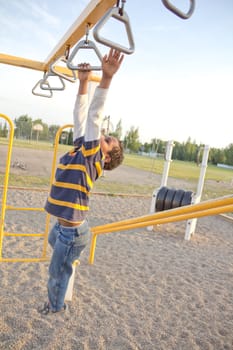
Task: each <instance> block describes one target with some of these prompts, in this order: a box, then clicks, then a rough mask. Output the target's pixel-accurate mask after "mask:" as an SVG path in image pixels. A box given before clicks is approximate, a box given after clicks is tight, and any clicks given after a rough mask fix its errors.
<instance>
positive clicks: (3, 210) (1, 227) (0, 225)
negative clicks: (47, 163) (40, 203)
mask: <svg viewBox="0 0 233 350" xmlns="http://www.w3.org/2000/svg"><path fill="white" fill-rule="evenodd" d="M0 118H3V119H5V120H6V121H7V122H8V124H9V126H10V134H9V144H8V151H7V159H6V172H5V177H4V183H3V194H2V207H1V215H0V260H1V258H2V245H3V230H4V220H5V213H6V200H7V189H8V182H9V173H10V166H11V154H12V146H13V139H14V124H13V122H12V120H11V119H10V118H9V117H8V116H6V115H4V114H1V113H0Z"/></svg>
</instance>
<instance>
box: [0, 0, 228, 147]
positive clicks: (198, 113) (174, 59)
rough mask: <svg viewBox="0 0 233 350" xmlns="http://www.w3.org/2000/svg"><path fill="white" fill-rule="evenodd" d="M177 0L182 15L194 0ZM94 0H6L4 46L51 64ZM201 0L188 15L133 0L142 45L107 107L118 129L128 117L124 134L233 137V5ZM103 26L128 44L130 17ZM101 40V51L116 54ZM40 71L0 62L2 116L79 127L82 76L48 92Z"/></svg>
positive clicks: (0, 37) (222, 143)
mask: <svg viewBox="0 0 233 350" xmlns="http://www.w3.org/2000/svg"><path fill="white" fill-rule="evenodd" d="M170 2H171V3H173V4H174V5H176V6H177V7H179V8H180V9H182V10H183V11H184V12H187V10H188V8H189V4H190V1H189V0H170ZM88 3H89V2H88V1H83V0H81V1H80V0H66V1H62V0H57V1H54V0H40V1H38V0H9V1H5V0H0V23H1V26H0V52H1V53H4V54H9V55H14V56H18V57H24V58H28V59H32V60H37V61H45V60H46V58H47V57H48V56H49V54H50V53H51V52H52V51H53V49H54V48H55V46H56V45H57V43H58V42H59V41H60V39H61V38H62V37H63V36H64V35H65V33H66V32H67V31H68V30H69V28H70V27H71V26H72V24H73V23H74V22H75V20H76V19H77V18H78V17H79V15H80V14H81V13H82V11H83V9H84V8H85V7H86V6H87V5H88ZM195 3H196V6H195V10H194V13H193V15H192V16H191V17H190V18H189V19H187V20H183V19H181V18H179V17H177V16H176V15H174V14H173V13H172V12H170V11H169V10H168V9H167V8H165V6H164V5H163V3H162V1H161V0H146V1H144V2H142V1H135V0H127V1H126V3H125V6H124V9H125V12H126V14H127V15H128V17H129V20H130V27H131V31H132V35H133V39H134V42H135V51H134V53H133V54H131V55H125V57H124V61H123V63H122V67H121V68H120V71H119V72H118V73H117V75H116V76H115V77H114V79H113V82H112V85H111V88H110V91H109V94H108V100H107V102H106V106H105V114H106V116H108V115H110V120H111V123H112V124H113V126H114V127H115V126H116V124H117V123H118V122H119V120H121V122H122V126H123V134H125V133H126V132H127V131H129V130H130V128H131V127H134V128H138V131H139V138H140V141H141V142H143V143H144V142H151V140H152V139H162V140H164V141H168V140H174V141H178V142H186V141H187V140H188V139H189V138H191V141H192V142H196V143H197V144H200V143H202V144H208V145H209V146H210V147H216V148H225V147H227V146H228V145H229V144H231V143H233V132H232V127H233V93H232V91H233V89H232V86H233V1H232V0H221V1H219V0H211V1H204V0H196V1H195ZM102 30H103V32H102V33H103V36H104V37H105V38H106V39H109V40H111V41H114V42H116V43H119V44H120V45H123V46H125V47H127V48H128V47H129V41H128V37H127V33H126V28H125V26H124V24H123V23H122V22H120V21H116V20H112V19H110V20H109V22H108V23H107V24H106V25H105V26H104V27H103V28H102ZM92 33H93V32H92V30H91V31H90V33H89V39H90V40H93V41H94V39H93V37H92ZM82 39H84V38H82ZM95 44H96V46H97V47H98V49H99V51H100V52H101V54H102V55H104V54H105V53H107V52H108V50H109V48H108V47H106V46H104V45H101V44H99V43H97V42H95ZM84 51H85V50H84ZM86 51H88V50H86ZM82 54H86V53H85V52H83V51H82ZM88 58H89V59H92V57H88ZM79 59H81V56H80V58H79ZM93 60H94V59H93ZM95 64H96V63H94V64H93V65H95ZM42 77H43V73H42V72H39V71H34V70H31V69H25V68H21V67H14V66H10V65H5V64H0V79H1V84H0V113H2V114H5V115H7V116H8V117H10V118H11V119H12V120H14V119H15V118H18V117H19V116H21V115H25V114H27V115H29V116H30V117H31V118H32V119H33V120H35V119H38V118H40V119H42V121H43V122H45V123H47V124H48V125H52V124H58V125H65V124H70V123H72V111H73V104H74V99H75V96H76V93H77V89H78V82H75V83H70V82H68V81H66V82H65V84H66V88H65V90H64V91H56V92H54V94H53V97H52V98H44V97H38V96H35V95H33V94H32V88H33V87H34V86H35V84H36V83H37V82H38V81H39V80H40V79H42ZM0 122H1V119H0ZM123 136H124V135H123Z"/></svg>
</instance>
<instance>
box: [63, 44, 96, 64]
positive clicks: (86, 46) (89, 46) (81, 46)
mask: <svg viewBox="0 0 233 350" xmlns="http://www.w3.org/2000/svg"><path fill="white" fill-rule="evenodd" d="M81 49H85V50H86V49H91V50H94V51H95V53H96V55H97V57H98V58H99V60H100V62H101V65H100V66H90V70H102V55H101V53H100V51H99V49H98V48H97V46H96V45H95V43H94V42H93V41H91V40H81V41H80V42H79V43H78V44H77V45H76V46H75V48H74V49H73V51H72V52H71V54H70V56H69V59H68V60H67V67H68V68H69V69H71V70H79V68H78V65H76V66H75V65H73V63H72V61H73V59H74V57H75V56H76V55H77V52H78V51H79V50H81Z"/></svg>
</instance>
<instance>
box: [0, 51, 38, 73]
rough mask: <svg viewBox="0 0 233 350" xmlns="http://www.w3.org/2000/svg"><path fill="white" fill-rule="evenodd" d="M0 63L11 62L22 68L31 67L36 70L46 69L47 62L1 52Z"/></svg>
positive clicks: (12, 64)
mask: <svg viewBox="0 0 233 350" xmlns="http://www.w3.org/2000/svg"><path fill="white" fill-rule="evenodd" d="M0 63H4V64H9V65H11V66H17V67H22V68H30V69H35V70H40V71H44V69H45V63H44V62H39V61H35V60H30V59H28V58H23V57H17V56H12V55H7V54H4V53H0Z"/></svg>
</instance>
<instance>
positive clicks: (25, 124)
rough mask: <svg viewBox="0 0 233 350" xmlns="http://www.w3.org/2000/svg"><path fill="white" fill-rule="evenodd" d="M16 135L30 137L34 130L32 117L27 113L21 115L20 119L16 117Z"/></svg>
mask: <svg viewBox="0 0 233 350" xmlns="http://www.w3.org/2000/svg"><path fill="white" fill-rule="evenodd" d="M14 122H15V126H16V129H15V135H16V137H18V138H24V139H30V137H31V130H32V118H30V117H29V116H28V115H27V114H25V115H21V116H20V117H19V118H18V119H17V118H15V120H14Z"/></svg>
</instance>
